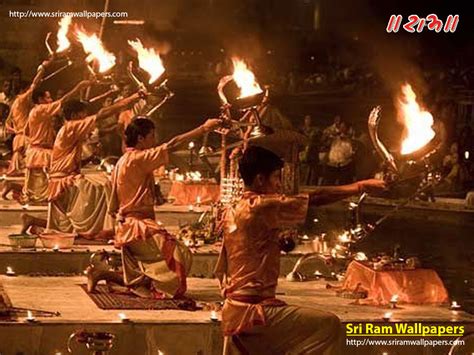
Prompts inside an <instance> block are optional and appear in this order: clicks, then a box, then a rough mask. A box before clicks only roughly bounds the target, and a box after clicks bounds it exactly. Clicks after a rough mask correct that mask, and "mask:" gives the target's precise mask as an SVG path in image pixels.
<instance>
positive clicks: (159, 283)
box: [117, 217, 192, 298]
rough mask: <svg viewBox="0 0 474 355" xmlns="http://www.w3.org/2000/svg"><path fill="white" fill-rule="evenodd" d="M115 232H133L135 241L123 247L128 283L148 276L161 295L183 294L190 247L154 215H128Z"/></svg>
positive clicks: (139, 282)
mask: <svg viewBox="0 0 474 355" xmlns="http://www.w3.org/2000/svg"><path fill="white" fill-rule="evenodd" d="M117 233H118V234H121V235H123V234H133V235H134V236H135V238H133V240H134V241H132V242H130V243H127V244H126V245H124V246H123V247H122V265H123V274H124V281H125V284H126V285H128V286H131V287H134V286H140V285H144V284H147V281H148V280H151V288H152V290H153V291H156V292H158V293H161V294H162V296H163V297H167V298H172V297H179V296H182V295H184V293H185V292H186V289H187V284H186V276H187V275H188V273H189V271H190V269H191V264H192V254H191V252H190V250H189V249H188V248H187V247H186V246H185V245H184V244H182V243H181V242H179V241H177V240H176V238H174V236H172V235H171V234H169V233H168V232H167V231H166V230H165V229H164V228H163V227H161V226H159V225H158V224H157V223H156V221H155V220H154V219H146V218H145V219H140V218H136V217H127V218H126V219H125V221H124V222H123V223H119V227H118V230H117Z"/></svg>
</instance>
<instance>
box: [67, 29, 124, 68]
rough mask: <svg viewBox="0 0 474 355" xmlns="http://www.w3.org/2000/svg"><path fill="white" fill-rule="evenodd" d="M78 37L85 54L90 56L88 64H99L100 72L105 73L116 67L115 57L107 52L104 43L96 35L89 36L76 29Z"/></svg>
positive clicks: (87, 59)
mask: <svg viewBox="0 0 474 355" xmlns="http://www.w3.org/2000/svg"><path fill="white" fill-rule="evenodd" d="M76 36H77V39H78V41H79V42H81V44H82V48H83V49H84V52H86V53H87V54H89V55H88V56H87V58H86V61H87V62H88V63H90V62H92V61H93V60H95V61H97V63H99V72H100V73H104V72H106V71H108V70H110V69H111V68H112V67H113V66H114V65H115V55H113V53H110V52H108V51H106V50H105V48H104V46H103V45H102V41H101V40H100V38H99V37H97V35H96V34H95V33H93V34H92V35H88V34H87V33H86V32H84V31H83V30H81V29H76Z"/></svg>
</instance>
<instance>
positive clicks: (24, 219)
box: [20, 213, 35, 234]
mask: <svg viewBox="0 0 474 355" xmlns="http://www.w3.org/2000/svg"><path fill="white" fill-rule="evenodd" d="M34 222H35V218H34V217H33V216H30V215H29V214H27V213H22V214H21V223H22V227H21V232H20V234H25V233H26V232H27V231H28V229H30V227H32V226H34V224H35V223H34Z"/></svg>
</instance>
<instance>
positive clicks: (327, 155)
mask: <svg viewBox="0 0 474 355" xmlns="http://www.w3.org/2000/svg"><path fill="white" fill-rule="evenodd" d="M300 133H302V134H303V135H305V136H306V137H307V139H308V144H307V145H306V146H305V148H304V150H303V151H302V152H301V154H300V163H301V182H302V183H303V184H305V185H342V184H347V183H350V182H353V181H354V180H355V179H361V178H362V179H363V178H368V177H370V176H373V175H374V174H375V171H376V168H377V162H376V157H375V156H374V155H373V152H372V147H371V142H370V141H369V138H368V136H367V135H366V134H360V135H359V136H356V133H355V130H354V128H353V127H352V125H351V124H350V123H349V122H347V121H345V120H343V119H342V118H341V116H339V115H336V116H335V117H334V119H333V123H332V124H331V125H329V126H328V127H326V128H320V127H317V126H313V124H312V118H311V116H310V115H306V116H305V117H304V122H303V125H302V126H301V128H300Z"/></svg>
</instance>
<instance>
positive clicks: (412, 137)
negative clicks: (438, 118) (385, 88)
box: [397, 84, 435, 154]
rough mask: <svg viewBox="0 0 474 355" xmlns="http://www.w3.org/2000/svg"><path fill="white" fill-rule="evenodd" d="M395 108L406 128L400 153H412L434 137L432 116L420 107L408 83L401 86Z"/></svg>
mask: <svg viewBox="0 0 474 355" xmlns="http://www.w3.org/2000/svg"><path fill="white" fill-rule="evenodd" d="M397 109H398V116H399V118H400V120H401V121H402V123H403V124H404V125H405V130H406V137H405V138H404V140H403V142H402V149H401V153H402V154H410V153H413V152H415V151H417V150H419V149H421V148H423V147H424V146H425V145H426V144H428V143H429V142H430V141H431V140H432V139H433V138H434V136H435V132H434V130H433V128H432V126H433V116H432V115H431V113H429V112H428V111H425V110H423V109H422V108H421V107H420V105H419V104H418V102H417V100H416V94H415V92H414V91H413V89H412V87H411V85H410V84H404V85H403V86H402V93H401V95H400V97H399V99H398V106H397Z"/></svg>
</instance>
